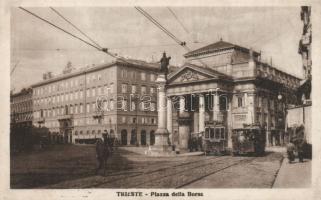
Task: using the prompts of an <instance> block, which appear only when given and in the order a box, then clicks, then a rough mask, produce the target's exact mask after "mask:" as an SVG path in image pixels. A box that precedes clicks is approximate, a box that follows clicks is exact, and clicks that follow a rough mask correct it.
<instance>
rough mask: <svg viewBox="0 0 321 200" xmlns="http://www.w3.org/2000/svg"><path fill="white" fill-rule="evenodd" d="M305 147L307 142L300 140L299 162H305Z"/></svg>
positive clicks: (298, 145) (298, 144)
mask: <svg viewBox="0 0 321 200" xmlns="http://www.w3.org/2000/svg"><path fill="white" fill-rule="evenodd" d="M304 145H305V142H304V140H303V139H300V140H298V143H297V151H298V158H299V162H303V155H304Z"/></svg>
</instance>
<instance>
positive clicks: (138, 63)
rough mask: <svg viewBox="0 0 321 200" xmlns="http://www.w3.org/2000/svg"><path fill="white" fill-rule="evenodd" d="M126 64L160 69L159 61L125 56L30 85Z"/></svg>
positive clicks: (42, 83)
mask: <svg viewBox="0 0 321 200" xmlns="http://www.w3.org/2000/svg"><path fill="white" fill-rule="evenodd" d="M116 65H118V66H128V67H134V68H138V69H143V70H144V69H145V70H146V69H149V70H153V71H158V70H159V69H160V64H159V63H149V62H146V61H143V60H135V59H127V58H117V59H116V60H115V61H113V62H110V63H104V64H101V65H93V66H90V67H83V68H80V69H76V70H73V71H71V72H70V73H63V74H59V75H56V76H53V77H52V78H50V79H46V80H42V81H40V82H38V83H35V84H33V85H32V86H31V87H35V86H40V85H44V84H47V83H51V82H55V81H59V80H62V79H66V78H70V77H73V76H76V75H81V74H84V73H89V72H94V71H97V70H100V69H104V68H108V67H112V66H116Z"/></svg>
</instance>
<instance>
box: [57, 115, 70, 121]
mask: <svg viewBox="0 0 321 200" xmlns="http://www.w3.org/2000/svg"><path fill="white" fill-rule="evenodd" d="M72 118H73V115H72V114H69V115H60V116H58V120H69V119H72Z"/></svg>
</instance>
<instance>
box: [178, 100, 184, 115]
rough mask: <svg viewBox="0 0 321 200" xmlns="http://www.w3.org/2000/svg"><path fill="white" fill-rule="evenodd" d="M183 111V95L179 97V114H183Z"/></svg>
mask: <svg viewBox="0 0 321 200" xmlns="http://www.w3.org/2000/svg"><path fill="white" fill-rule="evenodd" d="M184 111H185V98H184V96H180V97H179V115H181V114H183V113H184Z"/></svg>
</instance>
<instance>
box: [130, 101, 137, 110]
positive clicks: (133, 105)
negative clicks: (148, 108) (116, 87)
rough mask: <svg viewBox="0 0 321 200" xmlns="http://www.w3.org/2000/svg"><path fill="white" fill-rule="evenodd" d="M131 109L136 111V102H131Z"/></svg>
mask: <svg viewBox="0 0 321 200" xmlns="http://www.w3.org/2000/svg"><path fill="white" fill-rule="evenodd" d="M130 110H131V111H135V110H136V102H134V101H132V102H131V108H130Z"/></svg>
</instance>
